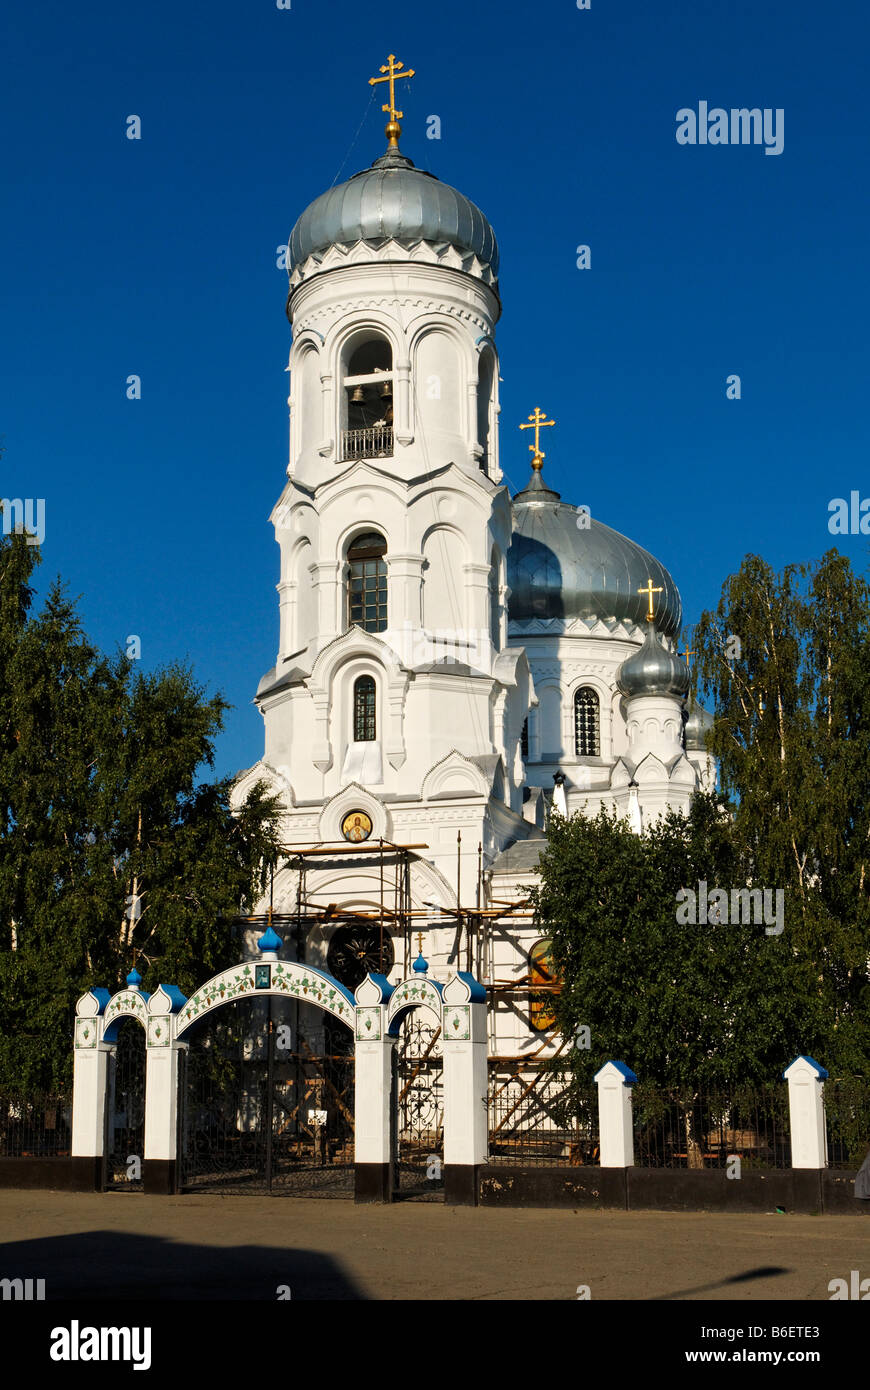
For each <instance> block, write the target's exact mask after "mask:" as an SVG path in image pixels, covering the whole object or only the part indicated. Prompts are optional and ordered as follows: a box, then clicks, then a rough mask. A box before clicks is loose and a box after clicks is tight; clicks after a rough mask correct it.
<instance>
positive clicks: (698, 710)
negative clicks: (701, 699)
mask: <svg viewBox="0 0 870 1390" xmlns="http://www.w3.org/2000/svg"><path fill="white" fill-rule="evenodd" d="M687 715H688V717H687V719H686V724H685V730H684V733H685V739H686V748H687V749H688V748H691V749H693V750H694V751H701V752H706V750H707V742H706V739H705V738H704V735H705V734H706V732H707V730H708V729H712V727H713V724H714V719H713V716H712V714H710V712H709V710H705V709H704V707H703V705H699V704H698V702H697V700H694V699H693V700H692V702H691V704H690V705H689V708H688V712H687Z"/></svg>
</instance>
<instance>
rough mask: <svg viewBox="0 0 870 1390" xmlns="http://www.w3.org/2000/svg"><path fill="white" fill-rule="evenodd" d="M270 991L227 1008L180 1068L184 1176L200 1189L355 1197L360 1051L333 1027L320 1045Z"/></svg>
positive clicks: (184, 1180) (187, 1185) (188, 1187)
mask: <svg viewBox="0 0 870 1390" xmlns="http://www.w3.org/2000/svg"><path fill="white" fill-rule="evenodd" d="M285 1032H286V1033H290V1029H289V1026H288V1025H286V1024H284V1023H282V1022H281V1021H280V1019H275V1018H274V1017H273V1016H271V1010H270V1005H269V1003H268V1001H265V1000H242V1001H239V1002H238V1003H233V1004H231V1005H228V1006H227V1007H226V1008H225V1009H222V1010H220V1011H219V1012H218V1013H217V1014H216V1015H215V1016H214V1017H213V1019H211V1020H209V1021H208V1023H207V1024H206V1025H205V1026H204V1027H203V1029H202V1030H201V1031H200V1033H199V1034H197V1035H195V1036H194V1038H193V1039H192V1040H191V1044H190V1047H189V1049H188V1052H187V1056H186V1058H185V1061H184V1063H183V1066H182V1068H181V1078H180V1082H179V1085H180V1104H179V1142H178V1152H179V1158H180V1174H181V1185H182V1188H183V1189H184V1190H186V1191H195V1192H255V1193H256V1192H260V1193H262V1192H266V1193H271V1194H272V1195H276V1196H277V1195H280V1194H284V1195H288V1196H324V1197H327V1196H328V1197H352V1195H353V1103H354V1102H353V1086H354V1057H353V1052H352V1051H346V1050H345V1049H346V1048H347V1046H348V1044H349V1043H350V1033H349V1032H347V1030H343V1032H346V1033H347V1040H345V1038H344V1037H340V1038H339V1037H338V1036H337V1035H336V1033H335V1032H333V1031H331V1030H330V1029H328V1028H327V1029H325V1030H323V1038H324V1039H325V1043H324V1045H323V1046H322V1049H321V1050H318V1051H315V1049H314V1048H313V1047H312V1046H311V1045H310V1044H309V1042H308V1041H307V1040H306V1038H305V1037H304V1036H298V1035H297V1033H296V1030H295V1029H293V1031H292V1034H291V1037H292V1039H293V1042H294V1043H295V1044H296V1047H295V1049H292V1048H291V1047H288V1046H286V1045H284V1035H285Z"/></svg>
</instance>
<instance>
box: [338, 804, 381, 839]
mask: <svg viewBox="0 0 870 1390" xmlns="http://www.w3.org/2000/svg"><path fill="white" fill-rule="evenodd" d="M372 828H373V827H372V818H371V816H368V815H366V813H365V811H348V813H347V815H346V816H345V818H344V820H343V821H342V822H341V833H342V835H343V836H344V838H345V839H346V840H350V842H351V844H354V845H358V844H360V843H361V842H362V841H363V840H367V839H368V838H369V836H370V835H371V833H372Z"/></svg>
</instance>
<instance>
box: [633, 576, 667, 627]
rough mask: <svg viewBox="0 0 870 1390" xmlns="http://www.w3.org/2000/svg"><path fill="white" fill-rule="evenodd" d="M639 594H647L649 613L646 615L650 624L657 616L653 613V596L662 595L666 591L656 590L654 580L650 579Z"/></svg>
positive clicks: (639, 590)
mask: <svg viewBox="0 0 870 1390" xmlns="http://www.w3.org/2000/svg"><path fill="white" fill-rule="evenodd" d="M637 592H638V593H639V594H646V596H647V598H648V599H649V612H648V613H647V615H646V620H647V622H648V623H651V622H652V621H653V619H654V618H655V614H654V612H653V594H661V593H663V592H664V590H663V589H661V588H658V589H654V588H653V582H652V580H651V579H648V580H647V581H646V584H645V585H644V587H643V588H642V589H638V591H637Z"/></svg>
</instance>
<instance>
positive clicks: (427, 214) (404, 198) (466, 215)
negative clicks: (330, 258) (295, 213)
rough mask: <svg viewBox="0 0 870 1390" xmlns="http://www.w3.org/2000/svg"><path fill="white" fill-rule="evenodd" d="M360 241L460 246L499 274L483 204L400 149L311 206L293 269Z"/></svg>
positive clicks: (294, 238) (294, 236)
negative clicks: (331, 250)
mask: <svg viewBox="0 0 870 1390" xmlns="http://www.w3.org/2000/svg"><path fill="white" fill-rule="evenodd" d="M360 241H367V242H372V243H375V244H377V243H379V242H380V243H383V242H387V241H396V242H398V243H399V245H401V246H409V247H410V246H415V245H416V244H417V243H418V242H420V241H427V242H432V243H433V244H434V245H436V246H443V245H447V246H454V247H456V248H457V250H459V251H461V252H467V253H470V254H472V255H474V256H476V257H477V258H478V260H479V261H480V262H481V264H482V265H483V266H485V267H488V269H489V271H490V272H491V274H492V278H493V280H495V278H496V277H497V275H498V243H497V242H496V239H495V232H494V231H493V229H492V227H491V226H490V223H489V220H488V219H487V218H486V217H485V216H484V214H483V213H482V212H481V210H480V208H479V207H477V206H476V205H475V204H474V203H472V202H471V200H470V198H466V197H465V194H464V193H460V192H459V191H458V190H457V189H455V188H451V187H450V184H448V183H442V182H441V181H440V179H437V178H436V177H435V175H434V174H429V173H427V172H426V171H425V170H424V169H417V168H415V166H414V164H413V162H412V161H411V160H410V159H408V158H407V157H406V156H405V155H403V154H401V153H400V152H399V150H397V149H389V150H387V153H386V154H384V155H381V157H380V159H376V160H375V162H374V164H373V165H372V166H371V168H370V169H363V170H361V171H360V173H358V174H354V175H353V177H352V178H350V179H348V180H347V182H346V183H340V184H337V185H336V187H335V188H330V189H328V190H327V192H326V193H321V195H320V197H319V198H315V200H314V202H313V203H311V204H310V206H309V207H307V208H306V209H305V211H304V212H303V214H302V216H301V217H300V218H299V220H298V222H297V223H296V226H295V227H294V228H293V231H292V232H291V233H290V258H289V260H290V263H289V269H290V271H291V272H292V271H293V270H294V269H295V268H296V267H297V266H299V265H302V264H303V262H304V261H306V260H307V259H308V257H309V256H321V257H322V256H323V254H324V253H325V252H326V251H327V250H328V249H329V248H330V247H331V246H354V245H356V243H357V242H360Z"/></svg>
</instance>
